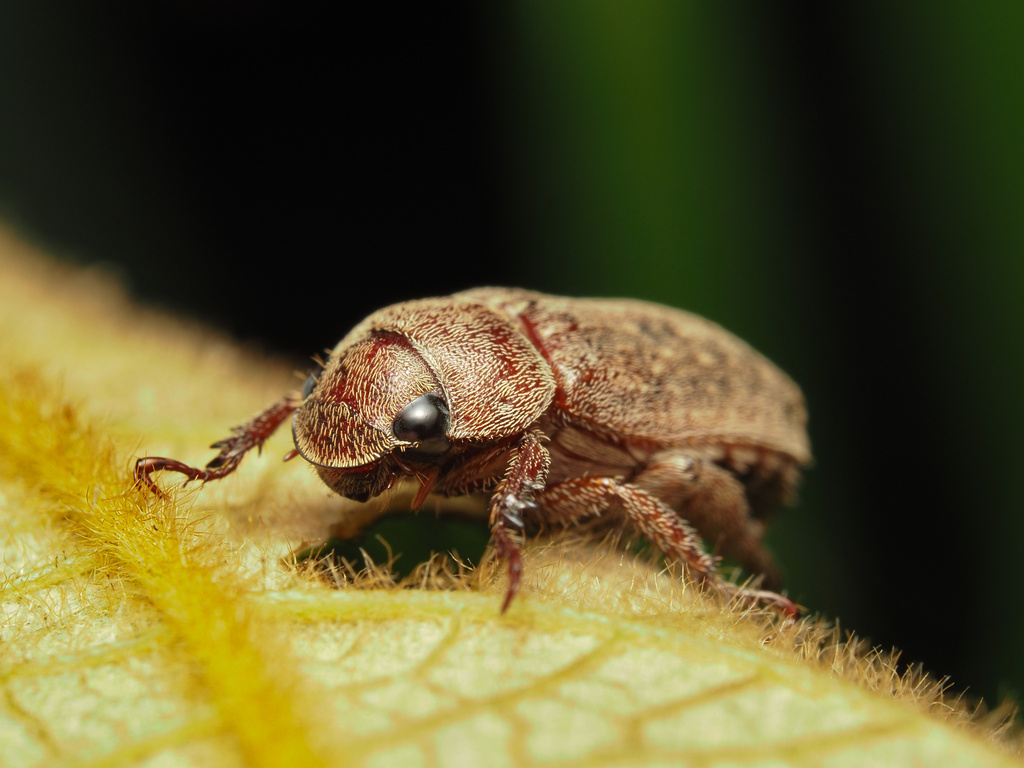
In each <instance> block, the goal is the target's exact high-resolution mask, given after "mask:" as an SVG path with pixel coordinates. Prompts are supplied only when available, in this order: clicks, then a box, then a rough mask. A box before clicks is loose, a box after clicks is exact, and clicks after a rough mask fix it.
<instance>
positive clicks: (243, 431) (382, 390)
mask: <svg viewBox="0 0 1024 768" xmlns="http://www.w3.org/2000/svg"><path fill="white" fill-rule="evenodd" d="M293 412H294V413H295V416H294V419H293V422H292V433H293V436H294V440H295V448H296V451H297V453H298V454H299V455H301V456H302V457H303V458H304V459H305V460H306V461H308V462H309V463H310V464H312V465H313V466H314V467H315V469H316V471H317V473H318V474H319V475H320V477H321V479H323V481H324V482H325V483H326V484H327V485H328V486H329V487H330V488H332V489H333V490H334V491H336V492H337V493H339V494H341V495H342V496H346V497H348V498H350V499H355V500H357V501H366V500H367V499H369V498H371V497H374V496H377V495H378V494H380V493H382V492H384V491H386V490H387V489H388V488H391V487H392V485H394V484H395V482H396V481H398V480H400V479H402V478H414V479H415V480H417V481H418V482H419V484H420V488H419V492H418V493H417V495H416V498H415V501H414V502H413V508H418V507H419V506H420V505H421V504H422V503H423V501H424V500H425V498H426V496H427V494H429V493H439V494H443V495H446V496H456V495H462V494H468V493H474V492H481V491H482V492H486V493H489V494H490V507H489V512H490V526H491V531H492V542H493V544H494V547H495V551H496V552H497V555H498V556H499V557H500V558H501V559H503V560H504V561H505V562H506V563H507V566H508V570H509V577H510V578H509V585H508V591H507V593H506V596H505V601H504V604H503V606H502V611H504V610H505V609H507V608H508V606H509V603H510V602H511V600H512V598H513V597H514V596H515V594H516V591H517V589H518V587H519V581H520V577H521V572H522V562H521V556H520V550H519V546H518V544H517V534H519V533H520V532H521V531H523V530H524V528H525V526H526V524H527V523H531V522H534V523H541V524H559V525H570V524H573V523H575V522H577V521H580V520H582V519H584V518H588V517H591V516H596V515H606V514H609V513H614V514H616V515H619V516H620V517H622V518H624V519H625V521H626V522H628V523H629V524H630V525H631V526H632V527H633V528H634V529H635V530H636V531H638V532H639V533H640V534H642V535H643V536H644V537H645V538H646V539H647V540H648V541H650V542H651V543H652V544H653V545H654V546H655V547H657V548H658V549H659V550H660V551H661V552H663V553H664V554H665V555H666V556H667V557H669V558H671V559H674V560H678V561H681V562H682V563H683V564H684V566H685V568H686V569H687V571H688V572H689V574H690V576H691V577H693V578H694V580H696V581H697V582H698V583H702V584H705V585H707V586H710V587H711V588H712V589H714V590H715V591H717V592H719V593H723V594H728V595H734V596H737V597H738V598H740V599H741V600H744V601H753V602H761V603H766V604H770V605H775V606H776V607H778V608H780V609H782V610H783V611H785V612H786V613H788V614H791V615H792V614H795V613H796V612H797V607H796V605H795V604H794V603H792V601H790V600H788V599H787V598H785V597H782V596H781V595H778V594H775V593H774V592H769V591H765V590H758V589H750V588H743V587H735V586H732V585H729V584H726V583H724V582H723V581H722V580H721V578H720V577H719V576H718V574H717V573H716V571H715V566H716V563H717V558H716V557H712V556H711V555H709V554H707V553H706V552H705V551H704V549H703V547H702V546H701V541H700V536H703V537H704V538H706V539H708V540H709V541H711V542H712V543H713V544H714V546H715V548H716V550H717V551H718V552H720V553H722V554H723V555H727V556H730V557H734V558H735V559H736V560H738V561H739V562H740V564H741V565H743V566H744V567H745V568H746V569H748V570H749V571H751V572H753V573H757V574H762V575H763V577H764V582H763V583H764V586H765V587H766V588H768V589H773V590H774V589H777V588H778V583H779V579H778V573H777V571H776V568H775V564H774V562H773V561H772V558H771V556H770V555H769V554H768V552H767V551H766V550H765V549H764V547H763V545H762V543H761V536H762V533H763V530H764V527H763V522H762V521H763V519H764V517H765V515H766V513H767V512H769V511H770V510H771V509H772V508H774V507H775V506H777V505H779V504H780V503H784V502H787V501H789V500H790V499H791V498H792V496H793V493H794V490H795V487H796V484H797V481H798V479H799V471H800V467H801V466H802V465H803V464H805V463H807V461H809V459H810V447H809V442H808V438H807V431H806V423H807V412H806V409H805V407H804V400H803V396H802V395H801V393H800V389H799V388H798V387H797V386H796V384H794V383H793V381H792V380H790V379H789V378H788V377H787V376H786V375H785V374H784V373H782V372H781V371H780V370H779V369H778V368H776V367H775V366H774V365H772V363H770V362H769V361H768V360H766V359H765V358H764V357H762V356H761V355H760V354H758V353H757V352H755V351H754V350H753V349H751V348H750V347H749V346H748V345H747V344H745V343H744V342H742V341H740V340H739V339H737V338H736V337H735V336H733V335H731V334H730V333H728V332H727V331H725V330H724V329H722V328H721V327H719V326H717V325H715V324H714V323H711V322H709V321H707V320H704V319H702V318H700V317H697V316H695V315H692V314H689V313H686V312H683V311H680V310H676V309H670V308H668V307H663V306H658V305H656V304H648V303H645V302H640V301H629V300H609V299H569V298H560V297H555V296H547V295H544V294H541V293H534V292H530V291H523V290H514V289H506V288H479V289H476V290H471V291H466V292H464V293H458V294H455V295H454V296H450V297H445V298H436V299H423V300H419V301H410V302H407V303H404V304H396V305H395V306H391V307H387V308H385V309H382V310H380V311H378V312H375V313H374V314H372V315H370V316H369V317H368V318H366V320H364V321H363V322H362V323H360V324H359V325H358V326H356V327H355V329H353V330H352V332H351V333H349V334H348V335H347V336H346V337H345V338H344V339H342V340H341V342H340V343H339V344H338V346H337V347H335V349H334V351H333V352H332V353H331V355H330V357H329V359H328V360H327V362H326V363H325V364H324V365H323V367H322V368H318V369H317V370H316V371H314V372H313V373H312V374H310V376H309V378H308V379H307V381H306V385H305V387H304V389H303V391H302V393H301V395H299V394H298V393H291V394H289V395H287V396H286V397H284V398H283V399H282V400H280V401H279V402H277V403H275V404H274V405H273V406H271V407H270V408H269V409H267V410H266V411H264V412H263V413H261V414H260V415H259V416H257V417H256V418H255V419H253V420H252V421H250V422H249V423H247V424H245V425H243V426H241V427H236V428H235V429H234V430H233V436H232V437H230V438H227V439H226V440H222V441H220V442H218V443H214V445H213V446H212V447H213V448H218V449H220V453H219V454H218V455H217V456H216V457H215V458H214V459H213V460H212V461H210V463H209V464H207V465H206V467H205V468H204V469H199V468H196V467H190V466H188V465H186V464H183V463H181V462H179V461H175V460H173V459H165V458H156V457H150V458H142V459H139V460H138V461H137V462H136V465H135V477H136V480H137V481H138V482H139V483H141V484H143V485H145V486H147V487H148V488H150V489H151V490H153V491H155V492H156V493H160V491H159V489H158V488H157V487H156V485H155V484H154V483H153V480H152V478H151V477H150V474H151V473H152V472H155V471H159V470H169V471H174V472H180V473H183V474H184V475H186V476H187V478H188V480H196V479H198V480H203V481H207V480H213V479H216V478H220V477H224V476H225V475H227V474H230V473H231V472H233V471H234V470H235V468H236V467H237V466H238V464H239V462H240V461H241V459H242V457H243V456H244V455H245V454H246V453H247V452H248V451H250V450H252V449H253V448H258V447H260V446H261V445H262V443H263V441H264V440H265V439H266V438H267V437H269V436H270V434H271V433H272V432H273V431H274V430H275V429H277V427H278V426H279V425H280V424H281V423H282V422H283V421H284V420H285V419H286V418H287V417H288V416H289V415H290V414H292V413H293ZM296 451H293V452H291V454H290V455H289V458H290V457H291V456H294V455H295V452H296ZM186 482H187V481H186ZM691 526H693V527H691ZM695 529H696V530H695ZM698 531H699V532H700V535H698V533H697V532H698Z"/></svg>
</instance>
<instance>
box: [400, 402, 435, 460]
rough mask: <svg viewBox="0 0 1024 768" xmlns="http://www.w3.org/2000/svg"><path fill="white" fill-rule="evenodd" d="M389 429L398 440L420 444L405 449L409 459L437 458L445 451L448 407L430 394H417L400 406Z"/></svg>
mask: <svg viewBox="0 0 1024 768" xmlns="http://www.w3.org/2000/svg"><path fill="white" fill-rule="evenodd" d="M391 429H392V431H393V432H394V433H395V437H397V438H398V439H399V440H408V441H409V442H414V443H419V445H417V446H416V447H415V448H410V449H408V450H406V451H405V455H406V456H408V457H409V458H415V459H431V458H437V457H438V456H440V455H441V454H442V453H444V452H445V451H447V450H448V445H449V443H448V437H447V435H446V434H445V433H446V432H447V431H448V406H447V405H445V402H444V400H442V399H441V398H440V397H438V396H437V395H435V394H433V393H430V394H426V395H420V396H419V397H417V398H416V399H415V400H413V401H412V402H411V403H409V404H408V405H407V406H405V408H403V409H402V412H401V413H400V414H398V418H396V419H395V423H394V424H393V425H392V427H391Z"/></svg>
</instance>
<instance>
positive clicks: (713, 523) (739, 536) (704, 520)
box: [631, 451, 781, 590]
mask: <svg viewBox="0 0 1024 768" xmlns="http://www.w3.org/2000/svg"><path fill="white" fill-rule="evenodd" d="M631 482H632V484H634V485H636V486H639V487H640V488H643V489H644V490H645V491H647V492H648V493H651V494H653V495H654V496H657V497H658V498H659V499H661V500H662V501H663V502H664V503H665V504H666V505H668V506H669V507H671V508H672V509H674V510H676V512H678V513H679V514H680V515H681V516H682V517H683V518H685V519H686V520H687V521H689V522H690V523H691V524H692V525H693V526H695V527H696V528H697V530H699V531H700V532H701V536H703V538H704V539H705V540H706V541H707V542H708V543H709V544H711V545H712V547H713V550H714V551H715V552H720V553H721V554H723V555H725V556H726V557H731V558H735V559H736V560H738V561H739V563H740V565H742V566H743V567H744V568H745V569H746V570H747V571H749V572H750V573H755V574H762V575H763V576H764V581H763V584H764V586H765V587H766V588H768V589H773V590H774V589H778V588H779V585H780V583H781V578H780V576H779V570H778V567H777V566H776V565H775V561H774V559H772V556H771V554H769V552H768V550H767V549H765V547H764V545H763V544H762V543H761V537H762V536H763V535H764V524H763V523H762V522H761V521H760V520H755V519H754V518H753V517H751V515H750V505H749V503H748V500H747V494H746V490H745V489H744V486H743V484H742V483H741V482H740V481H739V480H738V479H737V478H736V476H735V475H733V474H731V473H729V472H728V471H726V470H724V469H722V468H721V467H719V466H718V465H717V464H714V463H712V462H710V461H706V460H704V459H702V458H699V457H694V456H691V455H687V454H686V453H684V452H682V451H663V452H662V453H659V454H655V455H654V456H653V457H651V460H650V461H649V462H648V464H647V465H646V466H645V467H644V468H643V469H642V471H641V472H640V473H639V474H637V475H636V476H635V477H634V478H633V479H632V481H631Z"/></svg>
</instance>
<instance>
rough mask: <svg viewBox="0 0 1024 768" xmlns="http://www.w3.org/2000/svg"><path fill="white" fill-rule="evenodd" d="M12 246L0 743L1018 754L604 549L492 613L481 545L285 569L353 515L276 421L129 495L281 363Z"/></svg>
mask: <svg viewBox="0 0 1024 768" xmlns="http://www.w3.org/2000/svg"><path fill="white" fill-rule="evenodd" d="M23 251H24V248H23V247H22V246H20V245H18V244H17V243H16V242H14V241H13V240H11V239H10V238H4V237H3V235H2V234H0V270H2V278H0V285H2V287H0V307H2V309H0V339H2V341H0V354H3V356H4V360H5V361H6V362H5V369H4V372H3V374H0V401H2V402H3V404H4V408H3V409H0V547H2V550H3V557H4V561H3V562H4V572H3V577H2V581H0V604H2V609H3V614H2V615H3V623H2V625H0V649H2V651H0V764H2V765H4V766H44V765H45V766H84V765H89V766H100V765H103V766H107V765H109V766H121V765H124V766H128V765H152V766H177V765H183V766H184V765H196V766H221V765H224V766H233V765H255V766H288V765H310V766H315V765H367V766H381V765H397V764H400V765H460V766H461V765H532V764H541V763H555V762H557V763H558V764H560V765H562V764H570V765H573V764H576V765H581V766H589V765H701V766H717V765H738V764H750V765H811V764H813V765H829V766H841V765H858V766H859V765H865V764H876V765H890V764H895V765H904V764H922V765H940V764H941V765H944V766H955V765H972V766H975V765H986V766H987V765H1011V764H1018V760H1017V759H1016V758H1015V757H1014V756H1013V755H1012V754H1011V751H1010V749H1009V747H1008V745H1007V743H1006V742H1005V739H1004V743H1002V744H1001V743H999V742H998V741H997V740H996V739H995V738H994V737H992V736H991V734H990V733H988V732H987V731H986V724H985V723H978V722H975V721H972V719H971V717H970V715H969V713H967V712H966V710H965V708H964V707H962V706H959V705H958V704H957V703H956V702H955V700H954V701H951V700H949V699H948V698H947V697H946V696H945V694H944V693H943V692H942V688H941V685H940V684H939V683H936V682H935V681H931V680H928V679H927V678H925V677H923V676H922V675H920V674H919V673H915V672H913V671H909V672H908V671H906V670H901V669H900V668H899V667H898V665H897V663H896V659H895V657H893V656H891V655H887V654H876V653H873V652H871V651H870V650H868V649H865V648H862V647H861V646H860V644H859V643H857V642H856V641H851V640H847V641H845V642H839V641H838V633H837V632H834V631H831V630H828V629H827V628H825V627H824V626H823V625H819V624H816V623H813V622H809V621H808V622H805V623H803V624H801V625H798V626H795V627H788V628H780V627H779V626H778V621H777V620H776V619H775V618H774V617H772V616H771V615H766V614H742V613H737V612H733V611H731V610H728V609H727V608H723V607H721V606H718V605H716V604H715V603H713V602H708V601H706V600H705V599H704V598H702V597H701V596H699V595H695V594H694V591H693V590H692V589H690V588H688V587H687V586H686V585H685V584H683V582H682V581H681V580H679V579H678V578H676V577H674V576H673V575H672V574H668V573H662V572H659V571H657V570H656V569H654V568H653V567H652V566H651V565H650V564H649V563H647V562H645V561H643V560H640V559H637V558H635V557H633V556H632V555H630V554H627V553H626V552H625V551H623V550H621V549H619V548H616V547H615V546H614V545H613V544H611V543H601V542H594V541H591V540H587V539H585V538H583V537H581V536H576V535H573V536H561V537H556V538H555V539H553V540H551V541H540V542H536V543H534V544H533V545H532V546H531V548H530V549H529V550H528V552H527V553H526V567H527V574H526V576H527V580H526V588H525V590H524V594H522V595H521V597H520V598H519V599H517V601H516V602H515V603H514V604H513V606H512V608H511V610H510V611H509V612H508V613H507V614H506V615H500V614H499V612H498V608H499V606H500V594H501V581H502V578H503V576H502V575H501V572H500V569H497V570H495V569H491V568H489V567H488V566H487V565H486V564H485V565H484V566H483V567H481V568H479V569H477V570H475V571H472V572H469V573H462V574H459V573H455V574H453V573H447V572H444V571H443V570H441V569H440V567H439V566H437V565H436V564H435V565H427V566H424V567H423V568H420V569H419V570H418V571H417V572H416V574H414V576H413V577H412V579H411V582H412V583H417V584H421V585H423V586H422V588H413V587H412V585H411V584H406V585H405V587H404V588H396V587H384V586H380V584H381V583H382V581H383V574H384V571H383V569H382V568H377V569H375V570H373V571H371V572H370V573H369V575H363V576H361V577H359V578H358V579H356V580H355V583H353V580H352V579H350V578H348V577H347V576H346V574H345V573H344V572H338V571H335V572H334V576H335V577H336V578H335V579H331V578H324V576H323V573H322V571H320V570H318V569H316V568H313V567H312V566H311V565H305V566H302V565H298V566H297V565H296V564H295V563H294V560H293V559H289V558H288V554H289V553H290V552H292V551H294V550H295V549H297V548H298V547H299V546H300V545H301V544H302V543H303V542H306V543H310V542H315V541H317V540H318V537H319V538H324V537H325V536H326V533H327V531H328V530H329V529H330V528H331V526H332V525H333V524H335V523H337V522H338V520H339V519H345V517H346V516H351V515H352V514H357V512H358V510H357V508H355V507H353V506H351V505H348V504H347V503H346V502H344V501H343V500H340V499H337V498H332V497H331V496H330V495H329V494H327V492H326V490H325V489H323V488H321V487H320V484H319V482H318V481H317V480H316V478H315V477H313V476H312V474H311V473H310V472H308V471H307V470H306V469H305V468H303V467H301V466H298V465H296V464H294V463H293V464H289V465H283V466H282V465H281V464H280V462H278V461H277V460H276V457H277V456H278V455H280V453H282V452H283V451H284V450H285V448H286V447H287V446H286V438H284V439H282V440H281V441H277V442H273V443H271V444H268V446H267V451H265V455H264V456H262V457H259V458H255V457H253V458H251V459H247V460H246V463H245V465H243V468H242V470H240V472H239V473H238V474H237V475H236V476H234V477H232V478H230V479H228V480H225V481H222V483H221V485H220V487H215V486H214V485H210V486H208V487H206V488H202V489H193V490H189V491H186V492H176V493H173V494H172V498H171V499H170V500H169V501H166V502H165V501H160V500H158V499H156V498H154V497H151V496H145V495H143V494H140V493H139V492H137V490H135V489H133V488H132V487H131V481H130V478H129V466H130V461H131V459H132V457H133V456H134V455H138V454H142V453H147V452H148V453H167V454H169V455H175V456H181V458H183V459H185V460H188V461H194V462H198V463H201V462H202V461H203V460H204V459H203V456H204V452H203V446H205V445H208V444H209V443H210V442H212V441H213V440H215V439H217V438H219V437H222V436H223V435H224V434H226V428H227V427H230V425H231V424H233V423H237V422H239V421H243V420H244V419H245V418H247V417H248V416H249V415H250V414H251V413H252V412H255V411H257V410H259V409H260V408H261V407H262V406H263V405H264V404H266V403H268V402H271V401H272V400H273V399H275V398H276V397H277V396H278V395H279V394H281V392H282V391H284V390H286V389H287V388H289V387H290V386H295V385H297V383H298V382H297V380H294V381H293V380H291V379H289V377H288V375H287V372H286V370H287V369H286V368H285V367H284V366H281V365H277V364H275V363H273V362H268V361H260V360H257V359H255V358H252V357H249V356H247V355H246V354H245V353H242V352H240V351H239V350H237V349H234V348H233V347H231V346H230V345H228V344H226V343H225V342H223V341H222V340H218V339H217V338H215V337H213V336H211V335H209V334H208V333H204V332H200V331H197V330H196V329H190V328H188V327H186V326H183V325H181V324H179V323H177V322H175V321H171V320H169V319H167V318H165V317H161V316H158V315H155V314H151V313H147V312H145V311H143V310H140V309H138V308H135V307H132V306H131V305H130V303H129V302H127V301H126V300H125V299H124V298H123V296H121V295H120V294H119V293H118V292H117V291H116V289H115V288H113V287H111V286H110V285H109V284H106V283H104V282H102V281H97V280H96V278H95V277H90V276H83V275H81V274H79V273H75V272H71V271H66V270H62V269H60V268H58V267H55V266H53V265H50V264H48V263H46V262H44V261H41V260H40V259H39V257H38V256H32V255H31V254H29V255H26V254H24V253H23ZM206 458H209V457H208V456H207V457H206ZM164 482H165V483H166V482H167V481H166V480H164ZM335 581H337V582H338V584H340V586H338V584H336V583H335ZM374 585H377V586H374ZM998 719H999V718H998V717H997V718H996V720H998Z"/></svg>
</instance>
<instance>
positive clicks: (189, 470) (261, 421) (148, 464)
mask: <svg viewBox="0 0 1024 768" xmlns="http://www.w3.org/2000/svg"><path fill="white" fill-rule="evenodd" d="M298 407H299V401H298V399H297V398H296V397H295V395H294V394H289V395H287V396H286V397H283V398H281V399H280V400H278V401H277V402H276V403H274V404H273V405H272V406H270V407H269V408H267V410H265V411H263V412H262V413H261V414H259V415H258V416H256V418H254V419H252V420H251V421H248V422H246V423H245V424H242V425H241V426H238V427H234V428H232V430H231V433H232V434H231V437H227V438H225V439H223V440H219V441H217V442H216V443H214V444H213V445H211V446H210V447H211V448H219V449H220V453H218V454H217V455H216V456H214V457H213V458H212V459H211V460H210V461H209V462H207V464H206V466H205V467H204V468H202V469H200V468H198V467H192V466H189V465H188V464H185V463H184V462H181V461H177V460H175V459H167V458H164V457H162V456H146V457H143V458H141V459H138V460H137V461H136V462H135V470H134V475H135V484H136V485H138V486H140V487H141V486H145V487H146V488H148V489H149V490H150V491H152V492H153V493H155V494H156V495H157V496H160V497H161V498H166V495H165V494H164V492H163V491H161V490H160V488H159V487H158V486H157V484H156V483H155V482H153V478H152V477H150V475H152V473H154V472H160V471H167V472H179V473H181V474H183V475H185V478H186V479H185V482H186V483H188V482H191V481H192V480H201V481H202V482H204V483H205V482H207V481H208V480H219V479H220V478H222V477H226V476H227V475H230V474H231V473H232V472H234V471H235V469H237V468H238V465H239V464H240V463H241V461H242V459H243V458H244V457H245V454H247V453H248V452H249V451H251V450H252V449H253V448H255V449H257V451H258V450H259V449H260V448H262V446H263V441H264V440H266V439H267V438H268V437H270V436H271V435H272V434H273V433H274V431H275V430H276V429H277V428H278V427H279V426H281V423H282V422H283V421H284V420H285V419H287V418H288V416H290V415H291V413H292V412H293V411H294V410H295V409H296V408H298Z"/></svg>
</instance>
